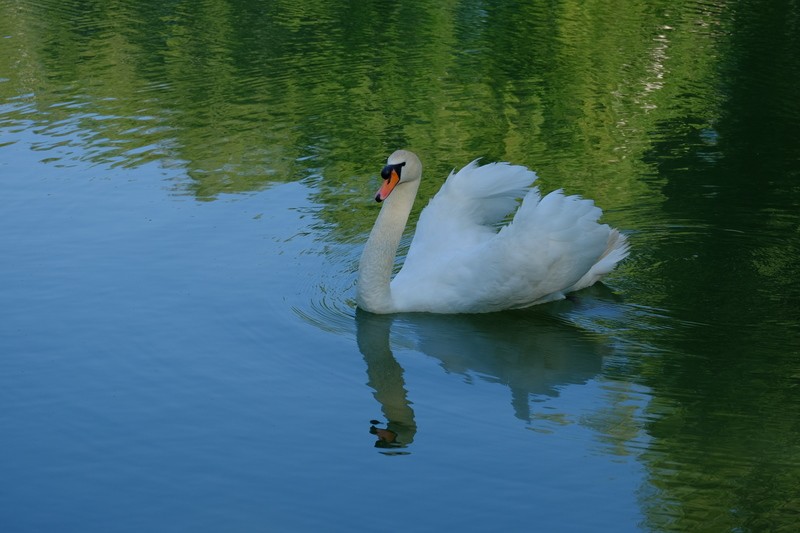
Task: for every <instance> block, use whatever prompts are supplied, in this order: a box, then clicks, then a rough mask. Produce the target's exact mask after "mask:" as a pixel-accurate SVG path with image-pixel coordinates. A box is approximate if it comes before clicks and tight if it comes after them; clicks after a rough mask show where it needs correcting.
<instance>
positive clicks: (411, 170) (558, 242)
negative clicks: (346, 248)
mask: <svg viewBox="0 0 800 533" xmlns="http://www.w3.org/2000/svg"><path fill="white" fill-rule="evenodd" d="M381 177H382V178H383V180H384V181H383V184H382V185H381V187H380V189H379V190H378V193H377V194H376V196H375V200H376V201H378V202H383V205H382V207H381V210H380V213H379V214H378V218H377V220H376V221H375V224H374V226H373V228H372V231H371V232H370V234H369V237H368V239H367V242H366V245H365V246H364V250H363V252H362V255H361V260H360V262H359V266H358V279H357V285H356V303H357V305H358V307H360V308H361V309H363V310H365V311H369V312H372V313H378V314H387V313H401V312H429V313H487V312H493V311H502V310H505V309H519V308H523V307H528V306H531V305H536V304H541V303H544V302H549V301H552V300H559V299H563V298H565V295H566V294H567V293H569V292H573V291H577V290H579V289H583V288H585V287H588V286H590V285H592V284H593V283H595V282H596V281H597V280H599V279H600V278H601V277H603V276H604V275H605V274H608V273H609V272H611V271H612V270H613V269H614V267H615V265H616V264H617V263H619V262H620V261H621V260H623V259H624V258H625V257H627V255H628V242H627V240H626V239H625V236H624V235H622V234H620V233H619V231H617V230H616V229H612V228H610V227H609V226H608V225H606V224H599V223H598V222H597V220H598V219H599V218H600V215H602V211H601V210H600V208H598V207H596V206H595V205H594V202H592V201H591V200H586V199H583V198H581V197H579V196H566V195H565V194H564V193H563V191H561V190H557V191H554V192H551V193H550V194H548V195H546V196H544V197H542V196H541V195H540V194H539V191H538V189H537V188H536V187H532V186H531V185H532V184H533V182H534V181H535V180H536V178H537V176H536V174H535V173H534V172H533V171H531V170H529V169H527V168H525V167H523V166H517V165H512V164H509V163H490V164H486V165H483V166H479V165H478V160H475V161H473V162H471V163H469V164H468V165H467V166H465V167H464V168H462V169H461V170H459V171H458V172H451V173H450V175H449V176H448V178H447V180H446V181H445V182H444V185H442V187H441V189H440V190H439V192H438V193H437V194H436V195H435V196H434V197H433V199H432V200H431V201H430V202H429V203H428V205H427V206H426V207H425V209H424V210H423V211H422V213H421V214H420V217H419V221H418V222H417V228H416V232H415V234H414V237H413V239H412V241H411V245H410V247H409V249H408V253H407V255H406V259H405V263H404V264H403V267H402V268H401V269H400V271H399V272H398V273H397V275H396V276H395V277H394V279H392V271H393V267H394V261H395V256H396V255H397V248H398V245H399V243H400V238H401V237H402V235H403V231H404V229H405V226H406V222H407V221H408V216H409V213H410V212H411V207H412V206H413V204H414V199H415V197H416V195H417V190H418V189H419V183H420V178H421V177H422V163H421V162H420V160H419V157H417V155H416V154H414V153H413V152H410V151H408V150H398V151H396V152H394V153H393V154H392V155H391V156H389V159H388V160H387V162H386V166H385V167H384V168H383V170H382V171H381ZM519 198H522V202H521V203H520V204H519V208H518V209H517V212H516V213H515V214H514V218H513V220H511V222H510V223H508V224H506V225H504V226H502V227H500V229H499V230H498V229H497V228H498V226H499V225H501V223H502V221H503V220H504V219H505V217H506V216H507V215H508V214H509V213H510V212H511V211H513V209H514V208H515V207H516V206H517V204H518V203H519V202H518V199H519Z"/></svg>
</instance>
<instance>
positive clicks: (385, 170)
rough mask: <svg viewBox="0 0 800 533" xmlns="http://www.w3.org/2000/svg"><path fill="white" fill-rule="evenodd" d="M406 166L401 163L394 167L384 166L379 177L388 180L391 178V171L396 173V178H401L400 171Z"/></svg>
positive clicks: (404, 163)
mask: <svg viewBox="0 0 800 533" xmlns="http://www.w3.org/2000/svg"><path fill="white" fill-rule="evenodd" d="M404 166H406V162H405V161H403V162H402V163H397V164H396V165H386V166H385V167H383V170H381V177H382V178H383V179H385V180H388V179H389V178H390V177H391V176H392V170H394V171H395V172H397V175H398V176H401V173H400V169H402V168H403V167H404Z"/></svg>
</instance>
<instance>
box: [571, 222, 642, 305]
mask: <svg viewBox="0 0 800 533" xmlns="http://www.w3.org/2000/svg"><path fill="white" fill-rule="evenodd" d="M629 252H630V244H629V243H628V239H627V238H626V237H625V235H623V234H621V233H620V232H619V231H618V230H616V229H612V230H611V231H610V233H609V235H608V246H607V247H606V250H605V252H603V255H601V256H600V258H599V259H598V260H597V262H596V263H595V264H594V265H592V268H590V269H589V272H587V273H586V274H585V275H584V276H583V277H582V278H581V279H580V280H578V282H577V283H576V284H575V285H573V286H572V287H570V288H569V290H568V291H567V292H573V291H577V290H580V289H584V288H586V287H589V286H591V285H594V284H595V283H596V282H597V281H599V280H600V279H601V278H602V277H603V276H605V275H606V274H609V273H610V272H611V271H612V270H614V268H615V267H616V266H617V264H618V263H619V262H620V261H622V260H623V259H625V258H626V257H628V253H629Z"/></svg>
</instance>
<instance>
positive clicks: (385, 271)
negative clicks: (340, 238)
mask: <svg viewBox="0 0 800 533" xmlns="http://www.w3.org/2000/svg"><path fill="white" fill-rule="evenodd" d="M418 188H419V181H413V182H409V183H404V184H402V185H401V186H398V187H397V188H395V190H394V191H393V192H392V194H391V195H390V196H389V197H388V198H387V199H386V200H385V201H384V202H383V206H382V207H381V212H380V213H379V214H378V218H377V220H376V221H375V225H374V226H373V227H372V231H371V232H370V234H369V238H368V239H367V244H366V245H365V246H364V252H363V253H362V254H361V261H360V263H359V266H358V285H357V296H356V300H357V303H358V306H359V307H360V308H362V309H364V310H365V311H370V312H372V313H391V312H393V311H394V305H393V301H392V292H391V286H390V283H391V280H392V270H393V268H394V259H395V256H396V255H397V247H398V246H399V245H400V238H401V237H402V236H403V230H404V229H405V226H406V222H408V215H409V213H411V207H412V206H413V205H414V198H415V197H416V195H417V189H418Z"/></svg>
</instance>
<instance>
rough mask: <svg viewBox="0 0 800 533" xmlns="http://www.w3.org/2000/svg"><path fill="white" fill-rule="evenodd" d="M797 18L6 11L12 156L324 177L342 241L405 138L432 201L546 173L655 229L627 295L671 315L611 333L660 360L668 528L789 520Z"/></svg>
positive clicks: (624, 224)
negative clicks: (20, 151)
mask: <svg viewBox="0 0 800 533" xmlns="http://www.w3.org/2000/svg"><path fill="white" fill-rule="evenodd" d="M798 20H800V12H798V8H797V5H796V4H794V3H792V2H788V1H778V2H759V1H750V2H739V3H736V4H735V5H730V3H728V2H723V1H717V2H706V3H702V4H701V3H697V2H689V1H686V2H673V1H666V0H664V1H654V2H645V1H636V0H629V1H624V2H623V1H615V2H599V1H592V2H577V1H563V2H555V3H554V2H493V3H488V4H481V3H477V2H440V3H436V4H435V5H431V4H430V3H429V2H402V3H388V4H387V3H384V2H363V3H359V4H358V6H357V7H354V6H353V5H351V4H349V3H346V2H330V1H325V2H322V1H316V2H304V3H303V4H302V5H300V4H298V3H296V2H288V1H286V2H264V3H253V2H243V1H222V0H218V1H205V2H200V3H196V2H177V3H164V2H132V3H125V2H81V3H70V2H59V3H50V4H48V3H46V2H44V3H36V4H29V3H25V2H9V1H2V2H0V37H2V39H0V76H1V77H2V78H3V81H2V82H0V98H2V107H0V113H2V114H1V115H0V119H2V123H1V124H0V125H1V126H2V128H3V130H4V131H5V132H6V133H5V135H4V138H3V139H2V140H0V143H3V144H6V143H13V142H18V141H20V140H22V139H23V138H24V134H25V131H26V130H35V131H37V132H39V133H40V134H43V135H44V136H46V137H47V138H48V139H49V144H42V143H40V144H37V145H35V146H33V148H34V149H35V150H39V151H41V153H42V161H43V162H45V163H47V164H51V165H62V166H65V167H68V166H70V164H71V162H74V160H75V159H81V160H86V159H88V160H90V161H91V162H93V163H96V164H97V165H98V167H99V168H103V167H104V166H116V165H121V166H127V167H135V166H140V165H143V164H145V163H149V162H153V161H157V162H159V164H161V165H163V166H166V167H170V168H182V169H185V174H186V176H187V179H186V180H185V181H184V182H182V183H180V184H178V185H176V187H177V188H178V191H179V192H181V193H186V194H192V195H194V196H196V197H198V198H201V199H206V200H211V199H214V198H216V197H218V196H219V195H221V194H223V193H238V192H248V191H253V190H258V189H261V188H264V187H267V186H269V185H270V184H271V183H274V182H286V181H299V180H303V181H307V182H308V183H309V184H310V185H312V186H313V187H314V191H315V198H314V199H315V201H316V202H317V203H318V204H319V205H320V206H322V207H324V209H322V208H321V209H320V210H319V212H317V213H316V216H317V217H319V219H320V225H319V228H318V229H319V230H320V232H321V233H322V234H324V237H325V238H327V239H330V240H332V241H336V242H344V243H351V242H353V243H354V242H358V241H360V240H361V238H363V235H364V233H365V232H366V231H367V230H368V229H369V227H370V226H371V224H372V219H373V215H374V213H375V212H374V210H372V208H371V206H370V205H369V198H370V197H371V196H372V194H371V193H372V190H373V188H374V187H375V184H376V179H375V176H376V174H377V172H378V170H379V168H380V166H381V165H382V162H383V160H384V159H385V157H386V156H387V155H388V153H390V152H391V151H393V150H394V149H395V148H397V147H400V146H404V147H409V148H412V149H415V150H416V151H417V152H419V153H420V155H421V156H422V158H423V161H424V163H425V164H426V169H427V170H426V174H427V176H428V178H429V179H428V180H427V181H425V182H424V184H423V189H422V196H423V197H428V196H430V195H431V194H433V192H434V191H435V190H436V189H437V188H438V186H439V184H440V182H441V180H442V179H443V178H444V176H445V175H446V174H447V172H449V170H450V169H451V168H453V167H457V166H461V165H463V164H465V163H466V162H468V161H470V160H471V159H473V158H475V157H481V156H482V157H485V158H486V160H509V161H513V162H515V163H521V164H526V165H528V166H530V167H532V168H534V169H536V170H537V172H538V173H539V174H540V176H541V186H542V187H543V188H544V189H547V190H549V189H554V188H557V187H564V188H565V189H566V190H567V191H568V192H570V193H580V194H584V195H586V196H588V197H591V198H594V199H596V201H597V202H598V204H599V205H600V206H602V207H603V208H604V209H606V210H607V215H606V220H608V221H609V222H612V223H613V224H615V225H618V226H620V227H621V228H623V229H626V230H629V231H630V232H631V233H633V235H632V242H633V245H634V254H633V258H632V259H631V260H630V261H628V262H627V263H626V264H625V265H623V266H622V268H621V269H620V271H619V272H618V273H617V274H616V275H615V277H613V278H612V282H611V283H612V284H613V285H615V286H617V287H619V288H620V289H622V290H623V291H624V292H625V294H626V297H627V299H628V300H629V301H630V302H633V303H635V304H637V305H639V306H641V307H642V308H648V309H651V310H653V312H652V313H643V312H640V310H639V309H635V308H633V307H629V308H627V309H628V312H627V314H625V316H624V317H623V318H618V319H610V320H609V321H608V324H607V325H606V327H607V328H608V329H609V330H613V331H617V332H618V333H616V338H617V339H619V340H620V342H622V343H623V344H624V343H630V344H631V345H636V346H644V347H653V349H652V350H649V349H641V350H639V351H637V350H634V349H629V358H630V363H629V364H628V365H626V366H625V368H624V369H623V370H620V371H619V375H618V376H615V377H616V378H617V379H620V380H630V381H637V382H639V383H640V384H644V385H647V386H649V387H650V388H651V389H652V391H653V395H654V396H653V400H652V402H651V405H650V407H649V415H648V416H649V417H650V418H649V419H648V420H647V427H646V431H647V432H648V433H649V435H650V436H651V437H652V439H653V442H652V445H651V446H650V448H649V449H648V451H647V452H646V453H645V454H644V455H643V457H642V460H643V461H644V462H645V463H646V464H647V466H648V468H649V471H650V480H649V482H650V483H651V484H652V487H653V489H652V491H650V492H648V491H643V492H644V493H645V495H644V496H643V497H642V506H643V508H644V510H645V512H646V513H647V514H648V524H647V526H648V527H651V528H653V529H656V530H692V529H694V528H696V527H698V525H703V524H704V525H705V527H708V528H713V529H717V528H719V529H722V530H725V529H736V528H739V529H744V530H747V529H752V530H763V529H769V530H788V528H789V527H790V526H791V525H794V524H796V519H797V515H798V513H800V500H798V498H797V496H796V495H797V494H800V480H799V478H800V456H798V451H797V450H798V448H797V445H796V443H797V438H798V433H800V402H799V401H798V394H797V391H798V385H799V384H800V373H799V372H800V370H798V364H799V363H798V359H800V341H798V333H800V332H799V331H798V323H800V311H799V309H800V306H798V305H797V302H800V289H798V285H797V283H796V280H797V279H798V274H800V272H798V258H799V257H800V220H799V219H798V209H800V203H798V198H799V197H800V187H799V186H798V183H800V181H798V178H800V169H799V168H798V167H799V166H800V126H798V124H799V123H800V111H798V109H799V108H798V105H799V104H798V101H799V100H798V99H797V98H796V87H797V86H798V82H800V60H798V57H800V54H798V51H800V45H799V43H798V35H800V28H798ZM0 148H2V144H0ZM422 205H424V201H423V202H420V205H418V206H417V211H418V210H419V209H420V208H421V206H422ZM613 372H614V370H611V371H610V373H612V374H613ZM604 414H607V416H605V420H606V421H605V422H602V421H595V423H597V424H600V425H603V427H605V428H606V430H605V431H604V433H605V434H606V435H610V434H611V433H612V430H611V429H608V428H614V429H613V432H615V433H616V434H617V435H619V438H617V439H616V442H624V441H625V439H628V438H632V437H631V435H634V434H636V433H637V431H638V428H637V427H636V426H635V422H634V421H632V418H633V417H631V416H626V415H625V408H624V406H622V407H620V410H619V411H606V412H605V413H604ZM612 440H614V439H612ZM620 453H622V452H620Z"/></svg>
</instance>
